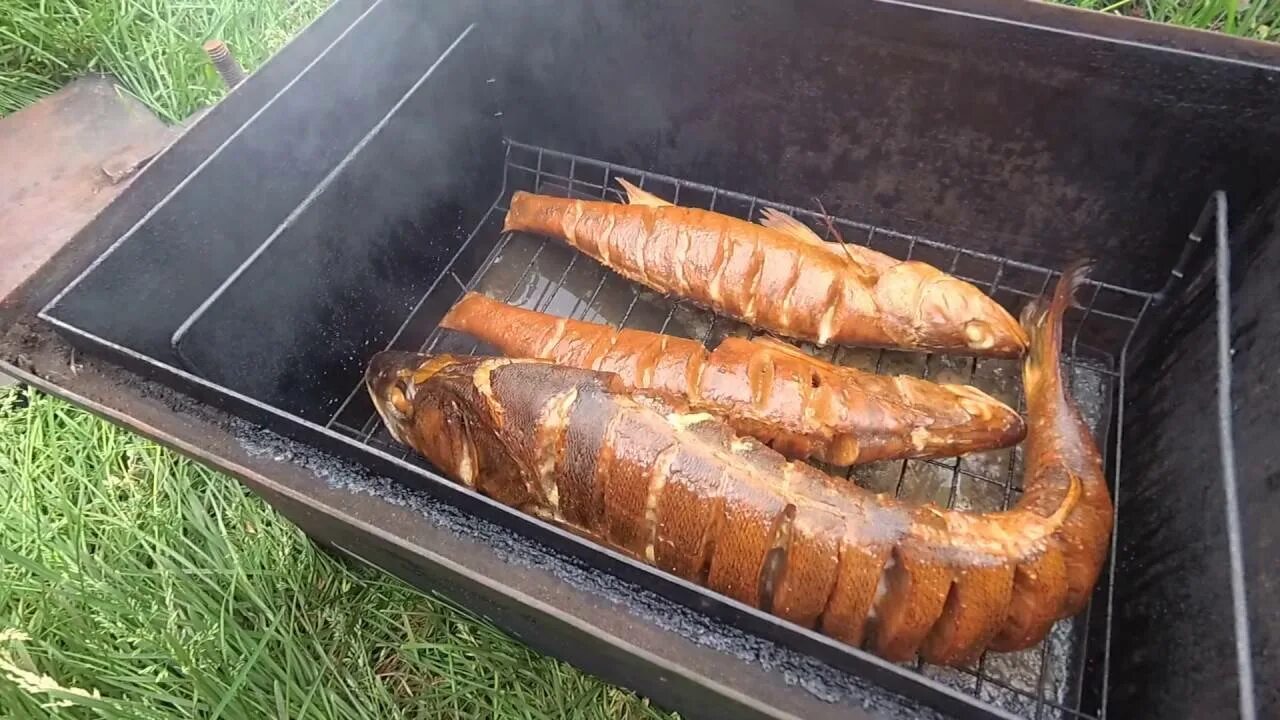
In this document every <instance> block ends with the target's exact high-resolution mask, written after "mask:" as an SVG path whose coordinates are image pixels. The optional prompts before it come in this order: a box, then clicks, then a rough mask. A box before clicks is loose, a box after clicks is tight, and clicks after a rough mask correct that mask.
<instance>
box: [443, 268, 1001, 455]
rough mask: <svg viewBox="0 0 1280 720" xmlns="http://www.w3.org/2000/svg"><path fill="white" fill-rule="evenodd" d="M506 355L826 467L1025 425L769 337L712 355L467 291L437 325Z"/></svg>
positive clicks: (672, 340)
mask: <svg viewBox="0 0 1280 720" xmlns="http://www.w3.org/2000/svg"><path fill="white" fill-rule="evenodd" d="M440 325H441V326H442V327H446V328H451V329H454V330H460V331H462V332H465V333H468V334H469V335H472V336H473V337H476V338H479V339H480V340H483V341H485V342H487V343H489V344H490V345H493V346H495V347H497V348H498V349H499V350H501V351H502V353H503V354H504V355H507V356H508V357H524V358H539V359H542V360H550V361H552V362H554V363H557V364H560V365H570V366H573V367H579V368H584V369H587V370H601V371H606V372H613V373H617V375H618V377H619V379H620V380H621V381H622V383H623V385H624V386H625V387H626V388H627V389H628V390H637V389H639V390H648V391H650V392H652V393H653V394H655V395H659V396H662V397H664V398H666V399H668V400H671V401H676V402H683V403H687V404H688V405H689V407H690V409H692V410H694V411H705V412H710V413H714V414H715V415H716V416H718V417H720V418H721V419H723V420H725V421H726V422H728V423H729V424H730V425H731V426H732V427H733V429H734V430H736V431H737V432H739V433H741V434H743V435H751V436H753V437H755V438H757V439H758V440H761V441H763V442H764V443H765V444H767V445H769V446H770V447H772V448H773V449H775V450H777V451H779V452H781V453H782V454H784V455H786V456H788V457H791V458H806V457H812V458H817V459H819V460H822V461H825V462H828V463H831V464H833V465H852V464H857V463H867V462H873V461H876V460H888V459H895V458H907V457H915V458H924V457H943V456H948V455H960V454H962V453H967V452H975V451H979V450H989V449H991V448H997V447H1006V446H1009V445H1013V444H1014V443H1016V442H1018V441H1019V440H1021V439H1022V437H1023V435H1024V434H1025V432H1026V427H1025V425H1024V424H1023V422H1022V417H1021V416H1020V415H1018V413H1017V412H1015V411H1014V410H1013V409H1011V408H1009V407H1008V406H1007V405H1005V404H1004V403H1001V402H1000V401H998V400H996V399H995V398H993V397H991V396H989V395H987V394H986V393H984V392H982V391H981V390H978V389H977V388H973V387H969V386H968V385H940V384H935V383H931V382H928V381H925V380H921V379H919V378H914V377H909V376H898V377H888V376H884V375H876V374H874V373H867V372H862V371H859V370H855V369H853V368H846V367H840V366H837V365H833V364H831V363H828V362H825V361H823V360H820V359H818V358H815V357H811V356H809V355H806V354H804V353H802V352H800V351H799V350H797V349H795V348H794V347H791V346H790V345H787V344H786V343H782V342H778V341H776V340H771V339H765V338H758V339H755V340H747V339H746V338H739V337H729V338H726V339H725V340H724V341H722V342H721V343H720V345H719V346H718V347H717V348H716V349H715V350H714V351H711V352H708V351H707V349H706V348H704V347H703V346H702V344H701V343H699V342H696V341H694V340H688V339H685V338H678V337H672V336H670V335H661V334H658V333H651V332H644V331H640V330H621V331H619V330H614V329H613V328H611V327H608V326H606V325H597V324H595V323H589V322H582V321H579V320H570V319H567V318H558V317H555V316H552V315H546V314H544V313H540V312H535V311H532V310H523V309H521V308H517V307H512V306H511V305H507V304H506V303H502V302H498V301H497V300H491V299H489V298H487V297H485V296H483V295H478V294H476V293H468V294H467V295H465V296H464V297H463V298H462V300H460V301H459V302H458V303H457V304H456V305H454V306H453V308H452V309H451V310H450V311H449V314H448V315H446V316H445V317H444V319H443V320H442V321H441V322H440Z"/></svg>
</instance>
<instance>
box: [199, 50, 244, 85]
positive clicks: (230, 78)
mask: <svg viewBox="0 0 1280 720" xmlns="http://www.w3.org/2000/svg"><path fill="white" fill-rule="evenodd" d="M204 52H205V54H206V55H208V56H209V60H210V61H211V62H212V63H213V67H214V69H216V70H217V71H218V75H220V76H222V82H223V83H225V84H226V86H227V89H228V90H230V89H231V88H234V87H235V86H237V85H239V84H240V83H242V82H244V79H245V72H244V68H242V67H240V63H238V62H236V58H235V56H234V55H232V54H231V49H230V48H228V47H227V44H226V43H225V42H223V41H221V40H210V41H208V42H206V43H205V44H204Z"/></svg>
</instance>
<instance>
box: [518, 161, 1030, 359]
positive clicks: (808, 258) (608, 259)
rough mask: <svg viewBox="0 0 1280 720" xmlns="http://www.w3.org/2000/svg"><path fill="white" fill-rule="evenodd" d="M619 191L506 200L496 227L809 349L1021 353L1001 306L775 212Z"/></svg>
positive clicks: (1021, 340)
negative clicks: (563, 245) (729, 211)
mask: <svg viewBox="0 0 1280 720" xmlns="http://www.w3.org/2000/svg"><path fill="white" fill-rule="evenodd" d="M623 185H624V187H626V188H627V190H628V193H629V195H630V204H619V203H611V202H605V201H587V200H574V199H565V198H557V197H549V196H544V195H534V194H531V193H527V192H523V191H522V192H517V193H515V194H514V195H513V196H512V198H511V206H510V210H509V211H508V213H507V216H506V224H505V228H504V229H505V230H521V231H528V232H533V233H538V234H541V235H548V236H551V237H556V238H560V239H562V240H564V241H566V242H567V243H569V244H570V245H572V246H573V247H575V248H577V249H578V250H581V251H582V252H584V253H586V254H587V255H590V256H591V257H593V258H595V259H596V260H598V261H600V262H601V263H603V264H604V265H606V266H607V267H609V268H611V269H613V270H614V271H616V272H618V273H619V274H621V275H622V276H624V277H626V278H628V279H630V280H633V281H635V282H638V283H641V284H644V285H646V286H648V287H650V288H653V289H654V290H657V291H659V292H663V293H668V294H672V295H678V296H681V297H685V298H688V299H690V300H692V301H694V302H696V303H698V304H700V305H703V306H706V307H709V308H711V309H713V310H715V311H716V312H720V313H723V314H726V315H729V316H731V317H734V318H736V319H738V320H741V321H743V322H745V323H748V324H750V325H753V326H755V327H759V328H763V329H765V330H768V331H770V332H773V333H775V334H778V335H783V336H786V337H792V338H799V339H803V340H808V341H811V342H815V343H817V344H819V345H826V344H830V343H835V344H843V345H859V346H866V347H893V348H900V349H906V350H921V351H925V350H927V351H938V352H950V353H962V354H969V355H983V356H993V357H1021V356H1022V354H1023V353H1024V352H1025V350H1026V347H1027V338H1026V335H1025V333H1024V332H1023V331H1022V329H1021V327H1020V326H1019V325H1018V323H1017V322H1016V321H1015V320H1014V319H1013V318H1012V317H1011V316H1010V315H1009V313H1008V312H1006V311H1005V310H1004V308H1002V307H1001V306H1000V305H999V304H998V303H996V302H995V301H994V300H992V299H991V298H990V297H988V296H987V295H985V294H984V293H983V292H982V291H980V290H979V289H978V288H976V287H974V286H973V285H971V284H969V283H967V282H964V281H962V280H959V279H958V278H955V277H952V276H950V275H947V274H945V273H943V272H942V271H940V270H938V269H937V268H935V267H933V266H930V265H928V264H925V263H922V262H918V261H911V260H908V261H899V260H895V259H893V258H890V257H889V256H887V255H884V254H883V253H879V252H876V251H874V250H870V249H868V248H860V247H857V246H842V245H839V244H835V243H827V242H824V241H823V240H822V239H821V238H819V237H818V236H817V235H815V234H813V232H812V231H811V230H808V229H807V228H806V227H805V226H804V225H803V224H801V223H798V222H796V221H795V220H793V219H791V218H790V217H788V216H786V215H783V214H781V213H777V212H766V213H765V219H764V220H763V221H762V222H764V223H765V224H755V223H751V222H747V221H745V220H740V219H738V218H734V217H731V216H728V215H723V214H720V213H716V212H712V211H708V210H701V209H698V208H686V207H679V206H676V205H672V204H670V203H667V202H665V201H663V200H660V199H658V198H656V197H654V196H652V195H650V194H648V193H645V192H644V191H643V190H640V189H639V188H635V187H634V186H630V185H629V184H627V183H623ZM766 225H768V226H767V227H766Z"/></svg>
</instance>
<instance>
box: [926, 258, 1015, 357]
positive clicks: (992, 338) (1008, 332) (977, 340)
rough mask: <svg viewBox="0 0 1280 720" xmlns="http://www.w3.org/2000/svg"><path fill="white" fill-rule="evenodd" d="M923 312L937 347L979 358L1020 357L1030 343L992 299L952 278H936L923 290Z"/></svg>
mask: <svg viewBox="0 0 1280 720" xmlns="http://www.w3.org/2000/svg"><path fill="white" fill-rule="evenodd" d="M924 305H925V307H927V308H929V310H927V311H925V312H924V313H922V315H923V317H925V318H928V324H929V326H930V330H932V331H933V332H935V333H937V335H938V336H939V337H935V340H936V341H937V342H938V344H939V345H943V346H949V347H953V348H957V349H963V350H970V351H973V352H974V353H977V354H980V355H990V356H997V357H1021V356H1022V355H1023V354H1024V353H1026V350H1027V347H1028V344H1029V340H1028V338H1027V333H1026V331H1025V330H1023V328H1022V326H1021V325H1019V324H1018V321H1017V320H1015V319H1014V318H1013V316H1012V315H1010V314H1009V312H1008V311H1007V310H1005V309H1004V307H1003V306H1002V305H1000V303H998V302H996V301H995V300H994V299H993V298H992V297H991V296H989V295H987V294H986V293H984V292H982V291H981V290H979V289H978V288H976V287H974V286H973V285H971V284H969V283H967V282H964V281H963V280H959V279H956V278H952V277H946V278H939V280H938V281H936V282H934V283H931V284H929V285H928V286H926V287H925V289H924Z"/></svg>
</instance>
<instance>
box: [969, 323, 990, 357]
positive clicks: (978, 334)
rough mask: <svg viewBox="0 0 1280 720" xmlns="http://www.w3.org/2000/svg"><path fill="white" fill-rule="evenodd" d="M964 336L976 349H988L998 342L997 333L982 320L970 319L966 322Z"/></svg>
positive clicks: (970, 345) (971, 346)
mask: <svg viewBox="0 0 1280 720" xmlns="http://www.w3.org/2000/svg"><path fill="white" fill-rule="evenodd" d="M964 338H965V340H966V341H967V342H968V344H969V347H970V348H973V349H974V350H986V349H988V348H990V347H992V346H993V345H995V344H996V336H995V333H993V332H991V328H990V327H989V326H988V325H987V324H986V323H984V322H982V321H981V320H970V321H969V322H967V323H965V324H964Z"/></svg>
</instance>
